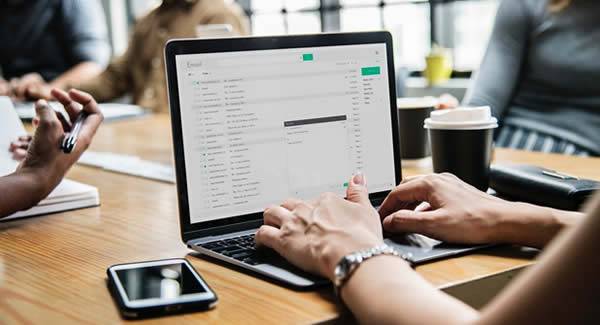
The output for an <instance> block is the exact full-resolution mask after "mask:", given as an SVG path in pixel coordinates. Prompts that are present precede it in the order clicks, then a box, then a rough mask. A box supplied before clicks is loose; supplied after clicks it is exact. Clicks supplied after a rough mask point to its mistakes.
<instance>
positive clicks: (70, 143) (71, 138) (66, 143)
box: [60, 112, 87, 153]
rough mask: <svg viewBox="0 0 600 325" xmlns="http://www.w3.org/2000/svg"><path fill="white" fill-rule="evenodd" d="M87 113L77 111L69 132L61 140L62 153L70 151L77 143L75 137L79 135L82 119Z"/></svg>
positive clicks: (83, 119)
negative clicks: (77, 113)
mask: <svg viewBox="0 0 600 325" xmlns="http://www.w3.org/2000/svg"><path fill="white" fill-rule="evenodd" d="M86 117H87V114H86V113H85V112H81V113H79V115H78V116H77V119H75V123H73V127H72V128H71V132H69V134H68V135H67V136H65V138H64V139H63V141H62V144H61V146H60V147H61V149H62V151H63V152H64V153H71V152H72V151H73V149H75V145H76V144H77V137H79V132H80V131H81V127H82V125H83V121H85V118H86Z"/></svg>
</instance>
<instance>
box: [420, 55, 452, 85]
mask: <svg viewBox="0 0 600 325" xmlns="http://www.w3.org/2000/svg"><path fill="white" fill-rule="evenodd" d="M425 61H426V62H427V67H426V68H425V71H424V75H425V78H426V79H427V83H428V84H429V85H430V86H435V85H438V84H441V83H444V82H446V81H448V79H450V76H451V75H452V56H451V55H450V54H448V53H445V54H431V55H429V56H427V57H426V58H425Z"/></svg>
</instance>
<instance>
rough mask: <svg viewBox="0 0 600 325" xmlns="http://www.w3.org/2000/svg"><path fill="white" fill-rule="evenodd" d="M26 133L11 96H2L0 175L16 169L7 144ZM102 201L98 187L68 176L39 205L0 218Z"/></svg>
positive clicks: (38, 213)
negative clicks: (70, 178) (73, 179)
mask: <svg viewBox="0 0 600 325" xmlns="http://www.w3.org/2000/svg"><path fill="white" fill-rule="evenodd" d="M24 134H27V132H26V130H25V128H24V127H23V123H22V122H21V120H20V119H19V116H18V115H17V113H16V111H15V109H14V107H13V104H12V102H11V100H10V99H9V98H8V97H0V176H5V175H8V174H10V173H12V172H14V171H15V169H16V168H17V165H18V163H17V162H16V161H15V160H13V159H12V154H11V153H10V152H9V151H8V147H9V145H10V142H11V141H13V140H14V139H16V138H17V137H19V136H21V135H24ZM99 204H100V195H99V194H98V189H97V188H95V187H93V186H90V185H86V184H82V183H79V182H75V181H72V180H68V179H65V180H63V181H62V182H61V183H60V184H59V185H58V186H57V187H56V188H55V189H54V190H53V191H52V192H51V193H50V194H49V195H48V197H46V198H45V199H44V200H42V201H41V202H39V203H38V204H37V205H36V206H34V207H32V208H31V209H29V210H25V211H20V212H17V213H15V214H13V215H10V216H8V217H6V218H3V219H0V220H1V221H4V220H10V219H16V218H22V217H30V216H36V215H43V214H49V213H56V212H63V211H68V210H74V209H81V208H87V207H92V206H97V205H99Z"/></svg>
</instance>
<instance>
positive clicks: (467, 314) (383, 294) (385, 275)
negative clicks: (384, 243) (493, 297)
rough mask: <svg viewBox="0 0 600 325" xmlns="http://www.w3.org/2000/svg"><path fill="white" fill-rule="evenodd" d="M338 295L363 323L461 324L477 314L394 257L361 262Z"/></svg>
mask: <svg viewBox="0 0 600 325" xmlns="http://www.w3.org/2000/svg"><path fill="white" fill-rule="evenodd" d="M341 294H342V299H343V301H344V303H345V304H346V305H347V306H348V307H349V308H350V310H352V312H353V314H354V315H355V316H356V318H357V319H358V321H359V322H360V323H363V324H464V323H467V322H469V321H472V320H475V319H477V317H478V313H477V312H476V311H475V310H473V309H472V308H470V307H468V306H467V305H465V304H463V303H462V302H460V301H458V300H456V299H454V298H452V297H450V296H448V295H446V294H444V293H442V292H441V291H439V290H437V289H436V288H434V287H433V286H432V285H431V284H429V283H428V282H427V281H425V280H424V279H423V278H421V277H420V276H419V275H418V274H417V273H416V272H414V271H413V270H412V269H411V268H410V266H409V265H408V264H407V263H406V262H404V261H403V260H401V259H400V258H398V257H394V256H379V257H376V258H373V259H371V260H368V261H366V262H364V263H363V264H362V265H361V266H360V267H359V268H358V269H357V270H356V271H355V273H354V274H353V275H352V276H351V278H350V279H349V280H348V282H347V283H346V284H345V285H344V286H343V287H342V290H341Z"/></svg>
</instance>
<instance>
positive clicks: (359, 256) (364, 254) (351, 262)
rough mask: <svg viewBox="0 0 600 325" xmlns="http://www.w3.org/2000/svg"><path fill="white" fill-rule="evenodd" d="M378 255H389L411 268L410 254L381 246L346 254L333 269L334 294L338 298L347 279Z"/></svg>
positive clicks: (387, 246) (384, 245)
mask: <svg viewBox="0 0 600 325" xmlns="http://www.w3.org/2000/svg"><path fill="white" fill-rule="evenodd" d="M380 255H391V256H398V257H400V258H402V259H403V260H405V261H406V262H408V263H409V264H410V265H411V267H412V262H411V261H410V257H411V254H404V253H401V252H399V251H397V250H395V249H394V248H393V247H391V246H389V245H386V244H381V245H378V246H375V247H373V248H370V249H366V250H361V251H357V252H354V253H351V254H348V255H346V256H344V257H342V259H341V260H340V261H339V262H338V264H337V265H336V268H335V272H334V275H335V278H334V283H333V284H334V288H335V292H336V294H337V295H338V296H339V292H340V289H341V288H342V286H343V285H344V284H345V283H346V282H348V279H350V277H351V276H352V274H354V271H356V269H357V268H358V267H359V266H360V265H361V264H362V263H363V262H364V261H366V260H368V259H370V258H372V257H375V256H380Z"/></svg>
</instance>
